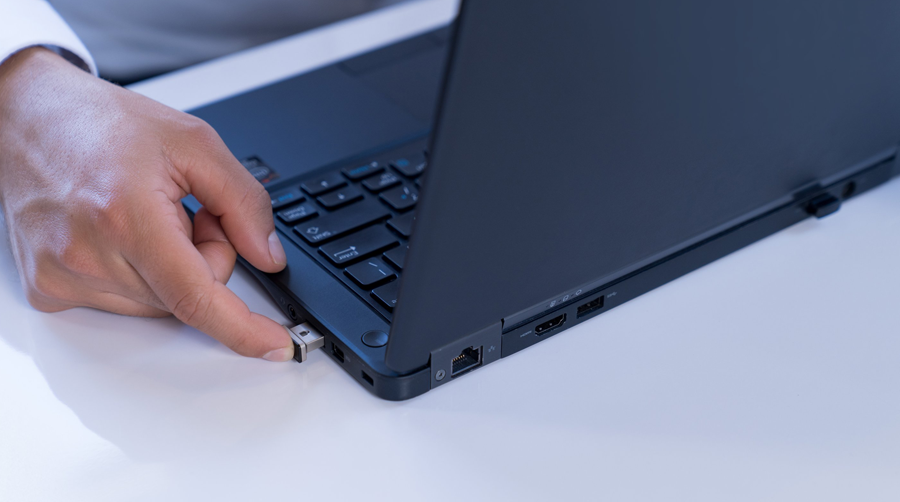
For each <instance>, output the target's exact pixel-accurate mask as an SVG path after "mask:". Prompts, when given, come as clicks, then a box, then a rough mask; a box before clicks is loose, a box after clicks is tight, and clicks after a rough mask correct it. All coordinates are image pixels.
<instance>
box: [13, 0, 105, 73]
mask: <svg viewBox="0 0 900 502" xmlns="http://www.w3.org/2000/svg"><path fill="white" fill-rule="evenodd" d="M28 47H46V48H48V49H50V50H52V51H54V52H56V53H57V54H59V55H60V56H62V57H64V58H65V59H67V60H68V61H70V62H71V63H73V64H74V65H76V66H78V67H79V68H82V69H84V70H86V71H89V72H91V73H93V74H94V75H97V66H96V64H94V59H93V58H92V57H91V54H90V53H89V52H88V50H87V48H85V46H84V44H82V43H81V40H79V39H78V36H77V35H75V32H73V31H72V29H71V28H69V25H67V24H66V22H65V21H63V19H62V18H61V17H60V16H59V14H57V13H56V11H55V10H54V9H53V7H51V6H50V4H49V3H47V2H46V0H0V64H3V62H4V61H6V59H8V58H9V57H10V56H12V55H13V54H15V53H16V52H19V51H20V50H22V49H26V48H28Z"/></svg>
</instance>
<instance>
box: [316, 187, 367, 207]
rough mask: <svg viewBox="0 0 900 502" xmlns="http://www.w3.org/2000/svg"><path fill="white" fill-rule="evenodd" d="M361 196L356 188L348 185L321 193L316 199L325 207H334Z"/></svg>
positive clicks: (353, 200)
mask: <svg viewBox="0 0 900 502" xmlns="http://www.w3.org/2000/svg"><path fill="white" fill-rule="evenodd" d="M362 197H363V194H362V192H360V191H359V189H358V188H356V187H352V186H348V187H344V188H341V189H340V190H335V191H334V192H331V193H327V194H325V195H322V196H320V197H319V198H318V199H316V200H318V201H319V204H322V205H323V206H325V208H327V209H334V208H336V207H341V206H345V205H347V204H349V203H351V202H355V201H358V200H359V199H362Z"/></svg>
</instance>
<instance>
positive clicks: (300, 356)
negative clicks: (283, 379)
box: [284, 322, 325, 363]
mask: <svg viewBox="0 0 900 502" xmlns="http://www.w3.org/2000/svg"><path fill="white" fill-rule="evenodd" d="M284 329H286V330H288V333H290V335H291V340H293V341H294V360H295V361H297V362H298V363H302V362H303V361H306V355H307V354H309V353H310V352H312V351H314V350H316V349H319V348H322V347H324V346H325V337H324V336H322V334H321V333H319V332H318V331H316V329H315V328H313V327H312V326H310V324H309V323H308V322H304V323H301V324H298V325H296V326H294V327H291V328H288V327H287V326H285V327H284Z"/></svg>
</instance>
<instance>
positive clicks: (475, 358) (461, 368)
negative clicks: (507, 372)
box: [431, 322, 503, 388]
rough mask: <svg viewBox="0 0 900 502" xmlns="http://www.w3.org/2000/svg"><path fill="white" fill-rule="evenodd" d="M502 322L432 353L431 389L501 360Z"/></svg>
mask: <svg viewBox="0 0 900 502" xmlns="http://www.w3.org/2000/svg"><path fill="white" fill-rule="evenodd" d="M501 331H502V329H501V325H500V323H499V322H497V323H495V324H492V325H491V326H488V327H487V328H484V329H481V330H478V331H476V332H475V333H472V334H470V335H468V336H465V337H463V338H461V339H459V340H456V341H455V342H453V343H451V344H448V345H446V346H444V347H441V348H439V349H437V350H433V351H431V388H435V387H437V386H439V385H443V384H445V383H447V382H449V381H451V380H455V379H457V378H459V377H461V376H463V375H467V374H469V373H471V372H472V371H475V370H477V369H479V368H481V367H483V366H484V365H486V364H489V363H492V362H494V361H496V360H497V359H500V350H501V346H500V341H501V337H502V336H503V335H502V333H501Z"/></svg>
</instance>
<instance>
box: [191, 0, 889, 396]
mask: <svg viewBox="0 0 900 502" xmlns="http://www.w3.org/2000/svg"><path fill="white" fill-rule="evenodd" d="M898 26H900V4H897V3H896V2H888V1H871V0H867V1H843V2H839V1H829V2H821V1H818V0H805V1H801V0H793V1H790V2H784V1H780V0H779V1H775V0H771V1H762V2H750V3H746V2H740V3H738V2H716V1H712V0H709V1H700V0H689V1H687V2H665V1H662V0H642V1H628V2H581V1H564V2H557V3H554V4H553V5H552V6H551V5H549V4H547V2H544V1H538V0H521V1H519V2H513V3H511V2H499V1H496V0H463V2H462V4H461V8H460V12H459V15H458V17H457V19H456V21H455V22H454V23H453V25H452V26H448V27H445V28H442V29H439V30H437V31H433V32H429V33H424V34H421V35H419V36H416V37H413V38H410V39H408V40H404V41H401V42H399V43H396V44H393V45H390V46H387V47H383V48H380V49H378V50H375V51H373V52H370V53H368V54H364V55H361V56H358V57H354V58H352V59H349V60H346V61H342V62H340V63H338V64H334V65H331V66H327V67H324V68H321V69H318V70H315V71H312V72H309V73H306V74H303V75H299V76H296V77H294V78H290V79H287V80H284V81H281V82H277V83H274V84H272V85H269V86H267V87H264V88H261V89H257V90H253V91H251V92H248V93H246V94H243V95H240V96H237V97H233V98H229V99H226V100H223V101H220V102H217V103H214V104H212V105H209V106H205V107H203V108H200V109H197V110H193V111H192V113H194V114H195V115H197V116H198V117H201V118H203V119H205V120H206V121H208V122H209V123H210V124H211V125H213V126H214V127H215V128H216V130H217V131H218V132H219V133H220V135H221V136H222V138H223V139H224V140H225V142H226V144H227V145H228V146H229V148H230V149H231V151H232V152H233V153H234V155H235V156H236V157H237V158H238V159H240V160H241V161H242V162H243V163H244V165H245V166H246V167H247V169H249V170H250V171H251V172H252V173H253V174H254V176H255V177H256V178H257V180H259V181H260V182H261V183H262V184H263V185H264V186H265V188H266V189H267V190H268V192H269V193H270V194H271V197H272V210H273V212H274V217H275V222H276V226H277V228H278V231H279V232H280V235H281V238H282V240H283V241H284V243H285V247H286V252H287V256H288V266H287V268H286V269H285V270H284V271H283V272H280V273H277V274H264V273H261V272H259V271H258V270H254V269H253V268H252V267H251V270H252V271H253V273H254V274H255V276H256V277H257V278H258V279H259V280H260V281H262V283H263V284H264V285H265V287H266V289H267V290H268V292H269V293H270V294H271V296H272V298H273V299H274V300H275V302H277V304H278V305H279V306H280V307H281V308H282V309H283V310H284V312H285V314H286V315H287V316H289V317H290V318H291V319H293V320H295V321H297V322H300V321H302V320H305V321H307V322H309V323H310V324H311V325H312V326H314V327H315V328H316V329H318V330H319V331H321V333H323V334H324V336H325V346H324V350H325V352H326V353H327V354H329V355H330V357H331V358H333V359H334V361H335V362H336V363H337V364H339V365H340V366H341V367H343V368H344V369H345V370H346V371H347V372H348V373H349V374H350V376H351V377H352V378H353V379H355V380H356V381H358V382H359V384H360V385H362V386H363V387H364V388H365V389H367V390H369V391H370V392H371V393H373V394H374V395H376V396H379V397H381V398H384V399H389V400H404V399H409V398H412V397H414V396H418V395H420V394H423V393H425V392H427V391H429V390H431V389H434V388H436V387H440V386H442V385H445V384H448V383H451V382H453V381H454V380H457V379H459V378H461V377H465V378H476V377H474V376H470V375H475V374H477V370H478V369H479V368H482V367H484V366H485V365H488V364H492V363H495V362H497V361H498V360H500V359H502V358H504V357H508V356H514V355H515V353H516V352H518V351H520V350H524V349H527V348H529V347H531V346H532V345H535V344H537V343H538V342H541V341H543V340H547V339H549V338H552V337H555V336H559V335H561V334H562V333H563V332H564V331H565V330H566V329H568V328H571V327H572V326H575V325H578V324H580V323H583V322H589V321H590V320H591V319H594V318H595V317H597V316H600V315H603V313H604V312H607V311H609V310H610V309H612V308H615V307H616V306H618V305H621V304H622V303H624V302H626V301H628V300H630V299H632V298H635V297H637V296H638V295H641V294H643V293H645V292H647V291H650V290H652V289H653V288H656V287H657V286H660V285H662V284H665V283H667V282H669V281H672V280H673V279H676V278H677V277H679V276H681V275H683V274H686V273H688V272H690V271H692V270H695V269H697V268H699V267H702V266H703V265H705V264H707V263H710V262H712V261H714V260H716V259H718V258H720V257H722V256H725V255H727V254H729V253H731V252H733V251H735V250H737V249H740V248H741V247H743V246H746V245H748V244H750V243H753V242H754V241H757V240H759V239H762V238H764V237H766V236H768V235H770V234H772V233H774V232H777V231H779V230H781V229H784V228H786V227H788V226H790V225H793V224H795V223H797V222H799V221H801V220H803V219H805V218H809V217H824V216H827V215H830V214H832V213H834V212H835V211H836V210H838V209H839V207H840V206H841V203H842V202H843V201H844V200H847V199H848V198H851V197H855V196H858V195H859V194H862V193H864V192H865V191H867V190H870V189H871V188H873V187H875V186H877V185H879V184H881V183H884V182H886V181H888V180H889V179H890V178H891V177H892V176H894V175H895V174H897V172H898V169H897V167H896V165H895V161H894V159H895V157H896V152H897V142H898V140H900V90H898V89H900V49H898V48H900V30H898V29H897V27H898ZM185 205H186V207H187V208H188V209H189V210H190V211H192V212H195V211H197V210H198V208H199V205H198V203H197V201H196V200H195V199H192V198H188V199H186V200H185ZM809 252H810V253H815V252H816V250H815V249H810V250H809ZM243 263H244V264H245V265H247V263H246V262H243ZM735 287H738V286H737V285H736V286H735ZM648 315H653V313H652V312H648ZM532 350H541V349H540V348H535V349H532ZM553 370H554V368H553V367H552V364H551V365H547V366H543V367H540V368H534V371H553Z"/></svg>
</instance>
